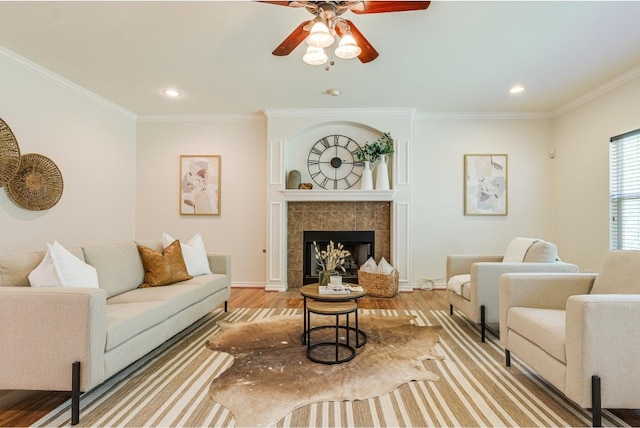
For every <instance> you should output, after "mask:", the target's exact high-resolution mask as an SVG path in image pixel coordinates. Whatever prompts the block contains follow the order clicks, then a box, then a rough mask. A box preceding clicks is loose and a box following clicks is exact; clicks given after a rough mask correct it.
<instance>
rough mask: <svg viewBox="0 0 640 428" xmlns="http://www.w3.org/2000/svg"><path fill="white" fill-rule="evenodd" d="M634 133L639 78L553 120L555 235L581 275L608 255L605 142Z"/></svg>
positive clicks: (638, 124) (639, 124) (639, 111)
mask: <svg viewBox="0 0 640 428" xmlns="http://www.w3.org/2000/svg"><path fill="white" fill-rule="evenodd" d="M638 128H640V78H636V79H634V80H631V81H630V82H628V83H626V84H624V85H622V86H618V87H617V88H616V89H614V90H611V91H609V92H606V93H604V94H603V95H600V96H599V97H597V98H594V99H592V100H591V101H589V102H587V103H585V104H583V105H581V106H580V107H578V108H575V109H573V110H571V111H569V112H567V113H565V114H562V115H560V116H559V117H557V118H555V119H554V120H553V130H552V140H553V146H554V149H555V150H556V153H557V157H556V159H555V161H554V165H555V166H554V169H553V172H554V179H553V190H554V199H553V207H554V221H553V223H554V228H555V230H554V236H556V237H557V241H558V245H559V248H560V249H561V250H562V255H563V256H564V257H565V258H567V259H568V260H570V261H571V262H573V263H577V264H578V265H579V266H580V269H581V270H583V271H590V272H597V271H598V269H599V268H600V264H601V262H602V259H603V257H604V254H605V253H606V252H607V251H608V250H609V139H610V138H611V137H614V136H616V135H620V134H623V133H625V132H628V131H633V130H634V129H638Z"/></svg>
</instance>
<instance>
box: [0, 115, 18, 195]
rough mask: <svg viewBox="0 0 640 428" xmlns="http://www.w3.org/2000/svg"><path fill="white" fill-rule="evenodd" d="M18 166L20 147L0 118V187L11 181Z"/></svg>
mask: <svg viewBox="0 0 640 428" xmlns="http://www.w3.org/2000/svg"><path fill="white" fill-rule="evenodd" d="M19 168H20V147H18V141H16V137H15V135H13V132H11V128H9V125H7V124H6V122H5V121H4V120H2V119H0V187H2V186H4V185H5V184H7V183H8V182H10V181H11V179H12V178H13V177H15V175H16V174H17V173H18V169H19Z"/></svg>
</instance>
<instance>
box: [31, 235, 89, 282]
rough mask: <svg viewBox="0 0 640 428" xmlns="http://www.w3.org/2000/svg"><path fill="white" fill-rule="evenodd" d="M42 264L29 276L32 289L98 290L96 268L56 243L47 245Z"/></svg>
mask: <svg viewBox="0 0 640 428" xmlns="http://www.w3.org/2000/svg"><path fill="white" fill-rule="evenodd" d="M47 247H48V251H47V253H46V254H45V256H44V258H43V259H42V262H41V263H40V264H39V265H38V266H37V267H36V268H35V269H34V270H33V271H31V273H30V274H29V284H30V285H31V286H32V287H58V286H62V287H88V288H98V274H97V273H96V268H94V267H93V266H91V265H88V264H86V263H85V262H84V261H82V260H80V259H79V258H77V257H76V256H74V255H73V254H71V252H70V251H69V250H67V249H66V248H64V247H63V246H62V245H61V244H60V243H59V242H58V241H53V244H48V243H47Z"/></svg>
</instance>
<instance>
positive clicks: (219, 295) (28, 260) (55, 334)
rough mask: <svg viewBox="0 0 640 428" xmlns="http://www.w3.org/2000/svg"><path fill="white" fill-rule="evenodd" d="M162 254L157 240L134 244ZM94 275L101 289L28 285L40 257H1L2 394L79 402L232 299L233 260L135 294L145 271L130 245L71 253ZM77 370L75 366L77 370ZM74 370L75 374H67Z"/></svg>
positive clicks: (220, 259) (212, 257)
mask: <svg viewBox="0 0 640 428" xmlns="http://www.w3.org/2000/svg"><path fill="white" fill-rule="evenodd" d="M139 243H140V244H141V245H145V246H147V247H149V248H152V249H154V250H155V251H159V252H161V251H162V242H161V241H144V242H139ZM69 251H70V252H71V253H72V254H73V255H75V256H76V257H78V258H79V259H80V260H83V261H85V262H86V263H87V264H89V265H91V266H93V267H95V268H96V271H97V275H98V281H99V286H100V288H63V287H41V288H35V287H30V286H29V280H28V275H29V273H30V272H31V271H32V270H33V269H34V268H35V267H36V266H38V264H39V263H40V262H41V260H42V259H43V257H44V255H45V252H31V253H15V254H4V255H0V326H1V327H0V365H1V366H2V376H0V389H14V390H47V391H68V390H71V391H72V392H73V394H72V423H73V424H76V423H78V421H79V395H80V392H81V391H88V390H90V389H91V388H93V387H95V386H97V385H99V384H100V383H102V382H103V381H105V380H106V379H107V378H109V377H110V376H112V375H114V374H116V373H117V372H118V371H120V370H122V369H123V368H125V367H126V366H128V365H129V364H131V363H133V362H134V361H136V360H137V359H139V358H140V357H142V356H143V355H145V354H147V353H148V352H150V351H152V350H153V349H154V348H156V347H157V346H159V345H160V344H162V343H163V342H165V341H166V340H167V339H169V338H171V337H172V336H174V335H175V334H177V333H179V332H180V331H182V330H183V329H185V328H186V327H188V326H189V325H191V324H192V323H194V322H195V321H197V320H198V319H200V318H201V317H203V316H204V315H205V314H207V313H208V312H210V311H211V310H213V309H214V308H215V307H216V306H218V305H220V304H224V309H225V311H226V309H227V300H228V299H229V297H230V293H231V275H230V274H231V260H230V257H229V256H228V255H225V254H209V255H207V258H208V260H209V265H210V268H211V271H212V272H213V273H212V274H207V275H200V276H194V277H193V278H192V279H190V280H187V281H183V282H179V283H176V284H173V285H167V286H161V287H151V288H138V286H139V285H141V284H142V283H143V282H144V273H145V272H144V268H143V265H142V260H141V257H140V255H139V253H138V248H137V243H136V242H134V241H129V242H121V243H115V244H108V245H99V246H90V247H82V248H69ZM78 363H79V364H78ZM72 367H73V369H72Z"/></svg>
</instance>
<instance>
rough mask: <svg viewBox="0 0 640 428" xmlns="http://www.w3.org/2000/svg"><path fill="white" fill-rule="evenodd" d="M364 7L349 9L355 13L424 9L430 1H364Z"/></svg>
mask: <svg viewBox="0 0 640 428" xmlns="http://www.w3.org/2000/svg"><path fill="white" fill-rule="evenodd" d="M362 3H364V7H362V6H359V7H356V8H353V9H352V10H351V11H352V12H353V13H357V14H363V13H386V12H406V11H410V10H425V9H426V8H428V7H429V4H430V3H431V2H430V1H365V2H362Z"/></svg>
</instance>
